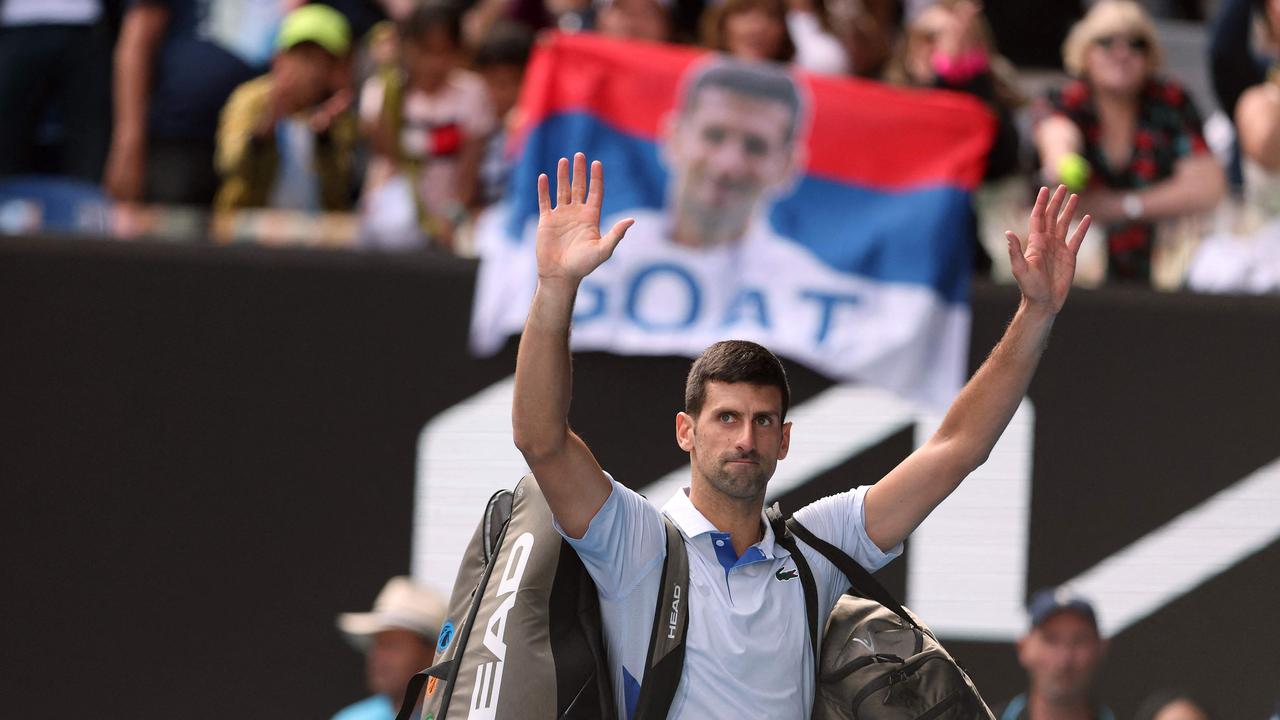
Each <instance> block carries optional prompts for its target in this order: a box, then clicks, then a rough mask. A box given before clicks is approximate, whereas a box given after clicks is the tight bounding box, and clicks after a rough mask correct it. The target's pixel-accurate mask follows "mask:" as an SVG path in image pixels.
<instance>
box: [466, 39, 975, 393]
mask: <svg viewBox="0 0 1280 720" xmlns="http://www.w3.org/2000/svg"><path fill="white" fill-rule="evenodd" d="M519 112H520V114H521V118H522V120H521V123H520V125H519V129H518V130H517V131H516V132H515V133H514V137H512V138H511V144H510V150H511V152H512V153H513V157H514V165H513V170H512V173H511V184H510V187H509V191H508V197H507V199H506V201H505V202H503V203H501V204H499V205H497V206H495V207H494V208H491V209H490V210H489V211H487V212H486V213H485V214H484V215H483V216H482V217H481V218H480V219H479V220H478V221H477V224H476V244H477V248H478V250H479V253H480V257H481V265H480V275H479V280H478V283H477V290H476V302H475V305H474V307H475V309H474V312H473V316H472V337H471V341H472V347H473V349H474V350H475V351H476V352H478V353H480V354H491V353H493V352H496V351H497V350H498V349H500V348H501V347H502V346H503V344H504V343H505V342H506V339H507V338H508V337H510V336H511V335H512V334H516V333H519V332H520V331H521V329H522V328H523V326H524V321H525V318H526V315H527V313H528V308H529V303H530V301H531V300H532V297H533V291H534V288H535V286H536V284H537V272H536V264H535V258H534V229H535V227H536V225H537V218H538V207H537V195H536V179H537V176H538V174H539V173H542V172H545V173H547V174H548V175H550V176H551V177H552V178H553V179H554V177H555V167H556V161H557V160H558V159H559V158H561V157H572V155H573V153H575V152H579V151H581V152H583V153H585V154H586V156H587V158H588V159H589V160H600V161H602V162H603V163H604V177H605V203H604V211H603V216H602V221H601V226H602V227H603V228H605V229H608V228H609V227H611V225H612V223H614V222H616V221H617V220H619V219H621V218H624V217H632V218H635V219H636V224H635V225H634V226H633V227H632V228H631V230H630V231H629V232H628V233H627V236H626V238H625V239H624V240H623V241H622V243H621V245H619V247H618V249H617V251H616V252H615V253H614V255H613V257H612V258H610V259H609V260H608V261H607V262H605V263H604V264H603V265H601V266H600V268H598V269H597V270H596V271H595V272H594V273H592V274H591V275H590V276H588V277H587V278H586V279H585V280H584V281H583V283H582V286H581V288H580V290H579V294H578V299H577V304H576V306H575V311H574V326H573V335H572V346H573V349H575V350H604V351H610V352H615V353H619V354H649V355H688V356H696V355H697V354H699V353H700V352H701V351H702V350H703V349H704V348H705V347H706V346H707V345H709V344H711V343H713V342H716V341H718V340H722V339H728V338H740V339H748V340H754V341H756V342H759V343H761V344H763V345H765V346H766V347H769V348H770V349H772V350H773V351H774V352H776V353H778V354H779V355H782V356H784V357H787V358H790V359H793V360H797V361H799V362H802V363H804V364H806V365H808V366H810V367H812V368H814V369H816V370H818V371H820V372H822V373H824V374H826V375H829V376H831V377H832V378H835V379H843V380H852V381H860V382H867V383H873V384H876V385H879V386H882V387H885V388H888V389H891V390H893V391H895V392H898V393H900V394H901V395H903V396H905V397H908V398H911V399H916V400H920V401H924V402H926V403H929V404H936V405H942V404H945V403H946V402H948V401H949V400H950V399H951V397H952V396H953V395H954V394H955V392H956V391H957V390H958V389H959V387H960V385H961V384H962V382H963V380H964V376H965V363H966V360H967V351H968V347H967V346H968V338H969V310H968V290H969V276H970V261H971V254H972V243H973V232H974V230H973V228H974V223H973V218H972V209H971V203H970V193H971V192H972V191H973V189H974V188H975V187H976V186H977V185H978V183H979V182H980V181H981V179H982V174H983V169H984V162H985V156H986V152H987V149H988V148H989V146H990V144H991V140H992V136H993V133H994V126H995V123H994V120H993V118H992V117H991V115H990V113H989V112H988V111H987V110H986V109H985V108H984V107H983V106H982V105H981V103H979V102H978V101H976V100H974V99H972V98H969V97H966V96H962V95H957V94H953V93H945V92H939V91H919V90H904V89H899V88H891V87H888V86H885V85H881V84H878V83H873V82H866V81H859V80H855V79H849V78H836V77H825V76H816V75H807V74H803V73H799V72H795V71H792V70H790V69H788V68H785V67H782V66H777V65H773V64H761V63H746V62H742V61H736V60H732V59H730V58H727V57H724V56H721V55H716V54H712V53H707V52H705V51H697V50H694V49H690V48H684V47H675V46H666V45H652V44H646V43H635V42H626V41H619V40H614V39H610V38H604V37H599V36H593V35H552V36H549V37H547V38H546V39H544V40H543V42H541V43H540V44H539V47H538V49H537V50H536V52H535V54H534V57H533V59H532V61H531V63H530V66H529V69H528V72H527V74H526V77H525V85H524V89H523V94H522V96H521V100H520V107H519ZM553 193H554V188H553Z"/></svg>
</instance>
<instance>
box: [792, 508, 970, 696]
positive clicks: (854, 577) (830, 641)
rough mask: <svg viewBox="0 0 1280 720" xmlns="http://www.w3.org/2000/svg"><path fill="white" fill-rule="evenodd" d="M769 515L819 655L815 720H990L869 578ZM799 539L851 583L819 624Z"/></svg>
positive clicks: (957, 673)
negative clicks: (791, 561) (799, 588)
mask: <svg viewBox="0 0 1280 720" xmlns="http://www.w3.org/2000/svg"><path fill="white" fill-rule="evenodd" d="M767 514H768V516H769V522H770V524H771V525H772V526H773V529H774V536H775V537H777V538H779V539H780V542H781V544H782V546H783V547H785V548H787V550H788V552H790V553H791V555H792V557H793V558H795V561H796V570H797V571H799V574H800V580H801V583H802V585H803V586H804V593H805V608H806V611H807V613H808V621H809V637H810V639H811V640H813V643H812V647H813V648H815V651H816V652H817V653H818V654H817V657H816V658H815V664H814V667H815V668H817V672H816V681H817V682H816V685H817V696H816V697H815V698H814V702H813V720H855V719H856V720H995V716H994V715H992V714H991V710H990V708H988V707H987V705H986V703H985V702H983V700H982V696H981V695H980V694H979V693H978V688H977V687H976V686H974V684H973V681H972V680H971V679H970V678H969V675H968V673H966V672H965V670H964V668H962V667H961V666H960V663H958V662H957V661H956V660H955V658H953V657H952V656H951V654H950V653H948V652H947V650H946V648H944V647H942V643H940V642H938V638H937V637H935V636H934V634H933V631H932V630H930V629H929V628H928V627H927V626H926V625H925V624H924V623H923V622H921V621H920V619H919V618H917V617H916V616H915V615H914V614H913V613H912V612H911V611H910V610H908V609H906V608H905V607H903V606H902V605H901V604H899V603H898V601H897V600H895V599H894V597H893V596H892V595H890V594H889V591H888V590H885V589H884V586H882V585H881V584H880V583H879V582H877V581H876V579H875V578H874V577H872V575H871V573H869V572H867V570H866V569H865V568H863V567H862V566H861V565H859V564H858V562H857V561H856V560H854V559H853V558H851V557H849V556H848V555H847V554H846V553H845V552H844V551H843V550H841V549H839V548H837V547H835V546H834V545H831V544H830V543H828V542H826V541H824V540H822V539H821V538H819V537H817V536H815V535H814V534H813V533H812V532H810V531H809V529H808V528H806V527H805V526H804V525H801V524H800V523H799V522H798V521H797V520H796V519H795V518H788V519H786V520H783V517H782V512H781V511H780V510H779V509H778V506H777V505H776V504H775V505H774V506H773V507H771V508H769V510H768V513H767ZM797 538H798V539H799V540H800V541H801V542H803V543H804V544H806V545H808V546H809V547H811V548H813V549H814V550H817V551H818V552H819V553H820V554H821V555H822V556H823V557H825V558H826V559H827V560H828V561H830V562H831V564H832V565H834V566H835V567H836V568H837V569H838V570H840V571H841V572H842V573H844V575H845V578H846V579H847V580H848V581H849V585H850V588H849V591H848V592H846V593H845V594H844V595H843V596H842V597H841V598H840V599H839V600H838V601H837V602H836V605H835V607H834V608H833V609H832V610H831V615H829V616H828V617H827V618H825V622H824V623H823V624H822V625H819V622H818V617H817V606H818V601H817V585H816V583H815V582H814V579H813V573H812V571H811V570H810V569H809V566H808V564H807V563H806V562H805V559H804V556H803V555H801V554H800V552H799V549H798V548H797V547H796V540H797ZM820 628H824V630H820ZM820 632H821V634H819V633H820ZM819 638H821V643H819V642H818V639H819Z"/></svg>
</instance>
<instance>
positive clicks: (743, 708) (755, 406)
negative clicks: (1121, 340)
mask: <svg viewBox="0 0 1280 720" xmlns="http://www.w3.org/2000/svg"><path fill="white" fill-rule="evenodd" d="M572 165H573V167H572V179H571V178H570V163H569V161H568V160H567V159H563V158H562V159H561V160H560V163H559V165H558V167H557V170H556V201H555V204H554V206H553V204H552V201H551V196H550V183H549V180H548V178H547V176H546V175H542V176H540V177H539V178H538V206H539V212H540V215H539V218H538V233H537V265H538V288H537V291H536V293H535V294H534V299H533V305H532V307H531V308H530V310H529V319H528V322H527V323H526V325H525V329H524V334H523V335H522V336H521V339H520V352H519V356H518V358H517V360H516V385H515V398H514V402H513V410H512V416H513V417H512V422H513V426H514V433H515V442H516V446H517V447H518V448H519V449H520V452H521V453H522V454H523V455H524V457H525V460H526V461H527V462H528V463H529V467H530V469H532V470H533V472H534V475H535V476H536V477H537V479H538V485H539V487H540V488H541V489H542V491H543V493H544V494H545V495H546V498H547V502H548V503H549V504H550V506H551V511H552V513H553V514H554V516H555V519H556V523H557V526H558V528H559V530H560V532H561V533H562V534H563V535H564V537H565V538H566V540H567V541H568V542H569V543H570V544H571V545H572V546H573V547H574V549H575V550H576V551H577V552H578V555H579V557H581V558H582V561H583V563H584V564H585V565H586V567H587V570H588V572H590V574H591V577H592V578H593V579H594V580H595V583H596V585H597V588H598V590H599V595H600V603H601V613H602V615H603V618H604V629H605V642H606V645H607V647H608V652H609V661H610V664H611V666H612V671H613V678H612V680H613V687H614V689H615V694H616V696H617V699H618V711H619V716H620V717H622V718H628V719H629V718H631V717H632V716H633V714H634V712H635V704H636V700H637V698H638V695H639V689H640V683H641V682H642V681H643V671H644V662H645V655H646V651H647V650H648V642H649V637H650V632H651V626H652V623H653V608H654V605H655V603H656V602H657V595H658V584H659V578H660V575H661V572H662V560H663V555H664V553H665V552H666V544H665V532H664V530H663V523H662V517H661V514H660V511H659V510H658V509H657V508H655V507H654V506H653V505H651V504H649V502H648V501H646V500H645V499H644V498H643V497H641V496H640V495H638V494H637V493H635V492H633V491H631V490H629V489H627V488H626V487H624V486H623V485H621V484H619V483H618V482H616V481H615V480H613V478H612V477H610V476H609V475H608V474H606V473H605V472H604V470H603V469H601V467H600V465H599V463H597V462H596V459H595V457H594V456H593V455H592V454H591V451H590V450H589V449H588V448H587V446H586V444H585V443H584V442H583V441H582V439H581V438H579V437H578V436H577V435H576V434H575V433H574V432H573V430H571V429H570V428H569V425H568V415H569V402H570V395H571V385H572V378H571V363H570V354H569V326H570V319H571V318H572V315H573V304H574V298H575V296H576V293H577V289H578V285H579V283H580V282H581V281H582V279H583V278H584V277H586V276H587V275H588V274H590V273H591V272H592V271H593V270H594V269H595V268H596V267H598V266H599V265H600V264H602V263H603V262H605V261H606V260H608V259H609V256H610V255H611V254H612V253H613V250H614V248H615V247H617V245H618V243H619V242H621V241H622V237H623V235H624V234H625V233H626V231H627V229H628V228H629V227H630V226H631V224H632V221H631V220H622V221H620V222H618V223H617V224H616V225H614V226H613V227H612V228H611V229H610V230H609V232H608V233H607V234H605V235H601V234H600V227H599V222H600V207H601V202H602V200H603V195H604V179H603V170H602V168H601V166H600V163H599V162H596V163H593V164H592V165H591V168H590V175H591V177H590V183H589V184H588V178H587V161H586V158H585V157H584V156H583V155H582V154H581V153H579V154H577V155H576V156H575V157H574V158H573V163H572ZM1066 194H1067V193H1066V189H1065V188H1063V187H1059V188H1058V190H1057V191H1056V192H1054V193H1053V194H1052V197H1050V193H1049V191H1048V189H1041V191H1040V194H1039V196H1038V197H1037V198H1036V204H1035V208H1034V209H1033V210H1032V213H1031V222H1030V231H1029V233H1028V236H1027V241H1026V243H1025V245H1024V244H1023V243H1022V242H1021V240H1020V239H1019V238H1018V236H1017V235H1015V234H1013V233H1008V240H1009V257H1010V261H1011V262H1012V265H1013V271H1014V276H1015V277H1016V278H1017V281H1018V286H1019V287H1020V288H1021V290H1022V302H1021V304H1020V305H1019V307H1018V311H1017V314H1015V315H1014V318H1013V321H1012V322H1011V323H1010V324H1009V327H1008V329H1007V330H1006V331H1005V335H1004V338H1003V339H1002V340H1001V341H1000V343H999V344H997V345H996V347H995V349H994V350H993V351H992V352H991V355H990V357H988V358H987V361H986V362H985V363H983V365H982V367H981V368H979V369H978V371H977V373H975V374H974V376H973V378H972V379H971V380H970V381H969V383H968V384H967V385H966V386H965V388H964V389H963V390H962V391H961V392H960V395H959V396H958V397H957V398H956V400H955V402H954V404H953V405H952V406H951V409H950V410H949V411H948V412H947V415H946V417H945V418H944V420H943V422H942V425H941V426H940V427H939V428H938V431H937V432H936V433H935V434H934V435H933V437H931V438H930V439H929V440H928V441H927V442H926V443H925V444H924V445H923V446H921V447H920V448H919V449H918V450H916V451H915V452H914V453H912V454H911V455H910V456H909V457H908V458H907V459H906V460H904V461H903V462H902V464H900V465H899V466H898V467H896V468H894V470H893V471H892V472H890V473H889V474H888V475H886V476H885V477H884V478H882V479H881V480H880V481H879V482H878V483H876V484H875V485H874V486H869V487H868V486H864V487H859V488H855V489H852V490H849V491H847V492H844V493H840V494H838V495H833V496H830V497H826V498H823V499H821V500H819V501H817V502H815V503H813V504H811V505H808V506H806V507H804V508H801V509H800V510H799V511H797V512H796V513H795V516H796V518H797V519H798V520H799V521H800V522H801V523H803V524H804V525H805V526H807V527H808V528H809V529H810V530H811V531H813V532H814V533H815V534H816V535H817V536H819V537H821V538H823V539H825V540H827V541H828V542H830V543H832V544H834V545H836V546H838V547H840V548H841V549H842V550H844V551H845V552H846V553H848V554H849V555H851V556H853V557H854V558H855V559H856V560H857V561H858V562H859V563H861V564H862V565H863V566H865V567H867V568H868V569H869V570H876V569H878V568H880V567H882V566H883V565H884V564H885V563H887V562H889V561H890V560H892V559H893V558H894V557H896V556H897V555H898V554H899V553H900V552H901V543H902V541H903V540H904V539H905V538H906V537H907V535H908V534H910V533H911V531H912V530H914V529H915V528H916V526H917V525H919V524H920V522H921V521H922V520H924V518H925V516H926V515H928V514H929V512H930V511H932V510H933V508H935V507H936V506H937V505H938V503H940V502H942V500H943V499H944V498H946V496H947V495H949V494H950V493H951V491H952V490H954V489H955V488H956V486H958V485H959V484H960V481H961V480H963V479H964V478H965V477H966V476H967V475H968V474H969V473H970V472H972V471H973V470H974V469H975V468H976V467H978V466H979V465H981V464H982V463H983V462H984V461H985V460H986V458H987V455H988V453H990V451H991V448H992V447H993V446H994V445H995V442H996V439H997V438H999V437H1000V433H1001V432H1003V431H1004V428H1005V426H1006V425H1007V424H1008V422H1009V419H1010V418H1011V417H1013V413H1014V411H1015V410H1016V409H1017V407H1018V403H1019V402H1020V401H1021V399H1022V396H1023V394H1024V393H1025V392H1026V389H1027V385H1028V383H1029V382H1030V381H1031V376H1032V373H1033V372H1034V370H1035V367H1036V364H1037V363H1038V361H1039V358H1040V354H1041V352H1042V351H1043V349H1044V346H1045V343H1046V341H1047V339H1048V337H1049V330H1050V328H1051V327H1052V326H1053V320H1054V317H1055V316H1056V315H1057V313H1058V311H1059V310H1061V309H1062V304H1063V302H1064V301H1065V300H1066V297H1067V292H1068V290H1069V289H1070V287H1071V279H1072V276H1073V275H1074V272H1075V257H1076V252H1077V251H1078V250H1079V247H1080V242H1081V240H1082V239H1083V237H1084V233H1085V231H1086V230H1087V229H1088V225H1089V218H1088V216H1085V218H1084V220H1083V221H1082V222H1081V223H1080V225H1079V227H1078V228H1077V229H1076V231H1075V233H1074V234H1072V236H1071V239H1070V241H1069V242H1068V241H1067V240H1066V237H1067V233H1068V229H1069V225H1070V223H1071V219H1072V216H1073V214H1074V212H1075V207H1076V197H1075V196H1074V195H1072V196H1070V197H1069V198H1067V197H1066ZM1024 248H1025V249H1024ZM789 400H790V393H789V389H788V386H787V379H786V374H785V372H784V371H783V368H782V365H781V363H779V362H778V360H777V358H776V357H774V356H773V354H772V353H770V352H769V351H768V350H766V349H765V348H763V347H761V346H759V345H756V344H754V343H749V342H743V341H727V342H721V343H716V344H715V345H712V346H711V347H710V348H708V349H707V350H706V351H705V352H704V353H703V354H702V356H701V357H699V358H698V359H697V360H696V361H695V362H694V363H693V367H692V369H691V370H690V373H689V378H688V382H687V384H686V387H685V409H684V412H681V413H678V414H677V415H676V422H675V431H676V442H677V444H679V445H680V447H681V449H683V450H685V451H686V452H688V453H689V466H690V467H689V470H690V473H689V475H690V477H689V487H688V488H685V489H684V490H682V491H680V492H677V493H676V494H675V496H674V497H672V498H671V499H670V500H669V501H668V502H667V503H666V505H664V506H663V509H662V511H661V513H665V514H666V515H667V516H668V517H669V518H671V520H672V522H673V523H674V524H675V525H676V526H677V527H678V528H679V529H680V532H681V534H682V535H683V536H684V540H685V544H686V547H687V549H688V553H689V576H690V585H691V587H692V593H691V597H690V600H689V605H688V607H689V613H690V615H689V630H688V635H687V641H686V656H685V662H684V673H683V676H682V677H681V680H680V685H679V687H678V688H677V690H676V695H675V699H674V702H673V704H672V707H671V712H670V714H669V717H672V718H710V717H771V718H785V717H795V718H799V717H808V715H809V712H810V709H811V707H812V705H813V697H814V667H813V653H812V650H811V648H810V647H809V637H808V630H807V625H806V616H805V607H804V595H803V590H802V588H801V584H800V582H799V581H798V580H797V578H796V573H795V562H794V560H792V558H791V557H790V554H789V553H788V552H787V551H786V550H785V549H783V548H782V547H781V545H778V544H775V542H774V537H773V532H772V530H771V528H770V527H769V524H768V523H767V522H765V520H764V517H763V506H764V497H765V487H766V485H767V483H768V481H769V478H770V477H771V476H772V475H773V471H774V468H775V467H776V465H777V462H778V461H779V460H781V459H783V458H785V457H786V455H787V448H788V445H789V442H790V435H791V424H790V423H789V422H786V413H787V408H788V404H789ZM801 552H803V553H804V554H805V558H806V559H807V561H808V563H809V565H810V567H811V568H812V569H813V573H814V579H815V581H816V582H817V584H818V590H819V597H818V602H819V615H818V617H823V618H825V617H826V616H827V614H828V613H829V612H830V610H831V608H832V607H833V606H834V604H835V602H836V600H837V599H838V598H839V597H840V595H841V594H842V593H843V592H844V590H845V589H846V587H847V582H845V581H844V579H843V577H842V576H841V574H840V572H839V571H838V570H836V569H835V568H834V567H833V566H832V565H831V564H830V563H828V562H827V561H826V560H825V559H824V558H822V557H821V556H820V555H819V554H818V553H817V552H814V551H811V550H810V549H809V548H808V547H806V546H801Z"/></svg>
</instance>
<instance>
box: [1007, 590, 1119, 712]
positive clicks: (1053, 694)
mask: <svg viewBox="0 0 1280 720" xmlns="http://www.w3.org/2000/svg"><path fill="white" fill-rule="evenodd" d="M1027 614H1028V615H1030V618H1031V629H1030V630H1029V631H1028V632H1027V634H1026V635H1025V636H1023V638H1022V639H1021V640H1019V641H1018V662H1019V664H1021V665H1022V667H1023V668H1024V669H1025V670H1026V671H1027V680H1028V682H1029V687H1028V689H1027V692H1025V693H1023V694H1022V695H1019V696H1017V697H1015V698H1014V699H1012V700H1010V701H1009V703H1008V704H1007V705H1005V707H1004V708H1003V709H1002V710H1001V711H1000V712H999V713H997V715H998V716H999V717H1000V720H1060V719H1062V718H1092V720H1115V714H1114V713H1113V712H1111V710H1109V709H1108V708H1107V707H1106V706H1104V705H1102V704H1101V703H1099V702H1098V701H1097V699H1096V698H1094V697H1093V683H1094V676H1095V674H1096V673H1097V670H1098V667H1099V666H1100V665H1101V664H1102V659H1103V657H1104V656H1105V655H1106V651H1107V641H1106V640H1104V639H1102V637H1101V635H1099V633H1098V618H1097V615H1096V614H1095V613H1094V611H1093V606H1092V605H1090V604H1089V601H1087V600H1085V599H1084V598H1081V597H1078V596H1074V595H1072V594H1071V593H1070V592H1068V591H1066V590H1065V589H1063V588H1048V589H1045V590H1040V591H1038V592H1036V594H1035V595H1033V596H1032V597H1031V602H1030V604H1028V606H1027Z"/></svg>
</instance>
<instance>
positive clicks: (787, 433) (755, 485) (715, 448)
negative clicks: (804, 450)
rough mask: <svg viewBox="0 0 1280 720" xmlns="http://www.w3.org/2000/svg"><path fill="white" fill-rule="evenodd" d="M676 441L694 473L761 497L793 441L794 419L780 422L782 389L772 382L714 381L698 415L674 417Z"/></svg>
mask: <svg viewBox="0 0 1280 720" xmlns="http://www.w3.org/2000/svg"><path fill="white" fill-rule="evenodd" d="M676 442H677V443H678V444H679V445H680V447H681V448H682V449H683V450H685V451H686V452H688V453H689V458H690V461H691V462H692V463H693V467H694V476H695V477H701V478H703V479H704V480H706V481H707V482H708V483H709V484H710V485H711V487H712V488H714V489H715V490H717V491H718V492H719V493H721V494H722V495H724V496H726V497H729V498H733V499H735V500H751V499H755V498H759V497H761V496H762V495H763V494H764V487H765V485H766V484H767V483H768V482H769V478H771V477H773V471H774V469H775V468H777V466H778V461H779V460H781V459H783V458H785V457H786V456H787V449H788V446H789V445H790V442H791V423H784V422H783V421H782V392H781V391H780V390H779V389H778V388H776V387H773V386H771V385H768V386H766V385H752V384H750V383H724V382H717V381H711V382H709V383H707V394H706V399H705V400H704V402H703V405H702V411H701V412H700V413H699V414H698V417H697V418H696V419H695V418H692V417H690V416H689V415H688V414H686V413H680V414H679V415H677V416H676Z"/></svg>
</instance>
